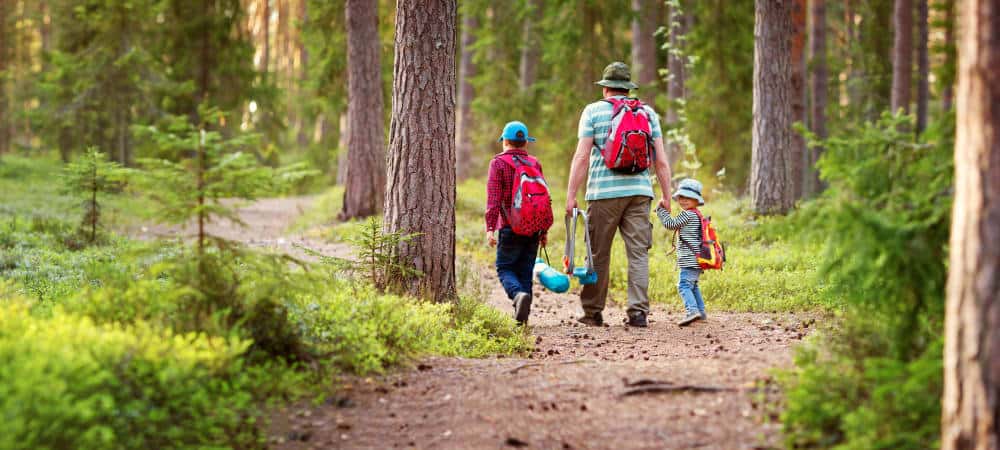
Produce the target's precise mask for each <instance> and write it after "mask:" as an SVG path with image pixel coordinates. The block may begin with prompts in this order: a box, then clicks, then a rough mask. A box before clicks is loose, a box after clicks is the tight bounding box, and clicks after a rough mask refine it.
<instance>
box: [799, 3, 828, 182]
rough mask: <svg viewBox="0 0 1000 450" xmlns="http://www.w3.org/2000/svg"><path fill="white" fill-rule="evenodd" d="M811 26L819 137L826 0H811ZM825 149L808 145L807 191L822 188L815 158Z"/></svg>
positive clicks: (813, 110)
mask: <svg viewBox="0 0 1000 450" xmlns="http://www.w3.org/2000/svg"><path fill="white" fill-rule="evenodd" d="M810 6H811V12H812V21H811V22H812V28H810V31H811V33H810V34H811V35H810V36H809V44H810V48H809V53H810V58H809V59H810V60H811V61H812V64H811V67H812V72H811V73H810V78H811V80H810V81H811V82H810V83H809V84H810V85H811V86H812V89H811V91H812V102H811V103H810V109H809V126H810V129H811V130H812V132H813V133H814V134H815V135H816V136H817V137H818V138H820V139H826V94H827V83H828V80H827V76H828V75H827V70H826V0H811V5H810ZM822 153H823V148H822V147H820V146H814V147H812V148H810V149H808V155H809V158H808V161H809V164H808V167H807V173H808V176H807V177H806V185H805V193H806V195H809V196H812V195H815V194H816V193H817V192H819V191H820V190H821V189H822V184H821V181H820V179H819V171H818V170H816V161H818V160H819V157H820V155H821V154H822Z"/></svg>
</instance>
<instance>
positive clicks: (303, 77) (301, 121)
mask: <svg viewBox="0 0 1000 450" xmlns="http://www.w3.org/2000/svg"><path fill="white" fill-rule="evenodd" d="M299 7H300V8H301V9H299V26H298V28H299V41H298V45H299V85H298V86H297V90H298V92H299V96H300V97H301V96H302V95H303V93H304V92H306V88H305V87H306V83H308V81H309V49H308V48H307V47H306V41H305V36H303V33H302V27H303V26H305V24H307V23H309V1H308V0H301V1H300V5H299ZM306 116H307V109H306V108H305V107H300V108H299V112H298V118H297V121H298V126H297V128H298V132H297V133H296V142H297V143H298V144H299V147H306V146H307V145H309V133H308V132H307V130H306Z"/></svg>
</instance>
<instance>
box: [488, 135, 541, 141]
mask: <svg viewBox="0 0 1000 450" xmlns="http://www.w3.org/2000/svg"><path fill="white" fill-rule="evenodd" d="M510 140H511V141H516V140H517V139H510ZM497 142H503V136H500V138H499V139H497ZM528 142H535V138H533V137H531V136H528Z"/></svg>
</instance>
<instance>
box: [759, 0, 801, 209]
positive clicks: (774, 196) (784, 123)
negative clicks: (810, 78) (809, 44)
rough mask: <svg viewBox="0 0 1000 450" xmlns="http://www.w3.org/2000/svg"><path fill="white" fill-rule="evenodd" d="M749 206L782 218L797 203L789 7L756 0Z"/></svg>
mask: <svg viewBox="0 0 1000 450" xmlns="http://www.w3.org/2000/svg"><path fill="white" fill-rule="evenodd" d="M755 5H756V7H755V23H754V65H753V72H754V77H753V135H752V149H751V153H752V158H751V167H750V203H751V207H752V208H753V210H754V211H755V212H757V213H758V214H784V213H785V212H787V211H788V210H789V209H791V207H792V204H793V202H794V197H793V193H794V182H793V181H792V179H791V175H792V170H791V169H792V161H791V146H792V145H793V144H792V101H793V99H792V96H794V95H796V92H795V91H794V90H793V89H792V80H791V78H792V74H791V68H790V62H791V50H792V48H791V44H792V42H791V41H792V40H791V36H792V33H793V32H794V29H795V24H794V23H793V21H792V8H793V7H794V6H793V5H792V4H791V3H790V2H788V1H783V0H756V2H755Z"/></svg>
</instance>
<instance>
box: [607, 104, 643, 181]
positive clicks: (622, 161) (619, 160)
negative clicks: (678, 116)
mask: <svg viewBox="0 0 1000 450" xmlns="http://www.w3.org/2000/svg"><path fill="white" fill-rule="evenodd" d="M604 101H606V102H608V103H611V107H612V112H611V131H610V133H609V134H608V140H607V142H605V143H604V148H603V149H601V156H603V157H604V164H605V165H606V166H608V169H611V170H613V171H615V172H620V173H627V174H633V173H638V172H642V171H643V170H646V169H648V168H649V166H650V165H651V164H652V161H653V158H654V157H655V156H656V151H655V149H654V148H653V134H652V132H651V131H650V126H649V121H650V117H649V111H648V110H647V109H646V108H645V105H643V104H642V102H640V101H639V99H637V98H620V97H612V98H606V99H604Z"/></svg>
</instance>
